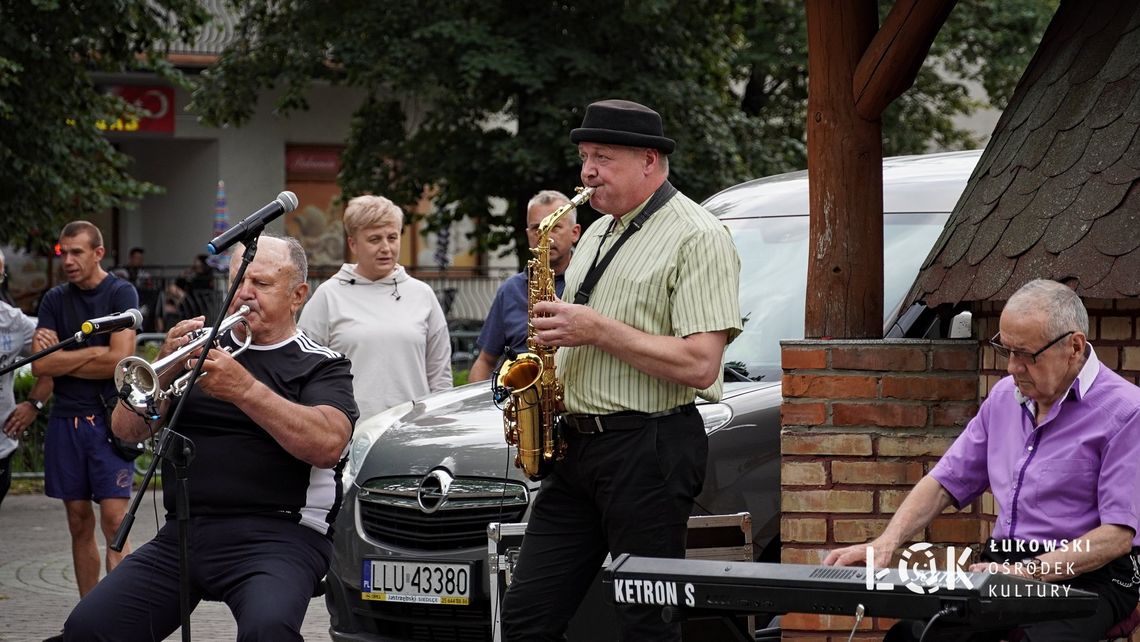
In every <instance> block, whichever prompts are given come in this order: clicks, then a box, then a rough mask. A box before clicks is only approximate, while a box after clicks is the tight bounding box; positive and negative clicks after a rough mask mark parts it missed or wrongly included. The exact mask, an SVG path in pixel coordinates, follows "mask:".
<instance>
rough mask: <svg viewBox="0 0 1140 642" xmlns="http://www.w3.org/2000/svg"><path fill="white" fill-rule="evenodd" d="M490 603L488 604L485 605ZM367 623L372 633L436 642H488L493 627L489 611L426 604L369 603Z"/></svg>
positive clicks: (366, 625) (367, 628)
mask: <svg viewBox="0 0 1140 642" xmlns="http://www.w3.org/2000/svg"><path fill="white" fill-rule="evenodd" d="M485 604H486V603H484V605H485ZM369 607H370V608H368V609H367V610H366V611H365V612H363V613H361V614H362V615H365V616H366V617H367V619H365V620H363V622H364V626H365V628H366V630H367V632H368V633H373V634H377V635H386V636H391V637H394V638H399V639H406V640H431V641H432V642H487V641H488V640H490V639H491V624H490V619H489V617H488V611H487V609H486V608H477V607H474V606H470V607H466V608H461V607H451V606H430V605H425V604H385V603H383V602H379V603H374V604H369Z"/></svg>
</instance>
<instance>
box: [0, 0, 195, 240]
mask: <svg viewBox="0 0 1140 642" xmlns="http://www.w3.org/2000/svg"><path fill="white" fill-rule="evenodd" d="M206 19H207V15H206V14H205V13H204V11H203V10H202V8H201V7H200V3H199V2H197V0H100V1H95V0H87V1H83V0H76V1H71V2H69V1H67V0H4V2H2V3H0V131H2V133H0V212H2V217H3V221H4V223H3V230H4V232H3V238H2V239H0V241H3V242H8V243H13V244H16V245H26V246H29V247H33V248H35V249H43V248H44V247H46V246H47V245H49V244H50V243H52V242H54V240H55V234H56V233H57V232H58V230H59V227H60V226H61V225H62V223H63V222H65V221H68V220H71V219H76V218H85V217H89V216H90V215H91V214H93V213H96V212H100V211H105V210H106V209H108V208H110V207H115V206H120V205H122V204H124V203H126V202H129V201H131V200H134V199H137V198H139V197H140V196H142V195H144V194H147V193H150V192H153V191H154V190H155V189H156V188H155V187H154V186H153V185H150V184H148V183H145V182H141V181H138V180H136V179H134V178H132V177H131V176H130V174H129V173H128V163H129V158H128V157H126V156H125V155H124V154H121V153H119V152H118V151H116V150H115V149H114V147H113V146H112V145H111V144H110V143H109V142H108V141H107V138H106V137H105V136H104V135H103V133H102V132H101V131H100V130H99V129H98V128H97V127H96V122H97V121H103V122H114V121H116V120H117V119H119V118H128V117H130V116H131V115H132V113H133V112H132V109H133V107H132V106H130V105H128V104H126V103H124V102H123V101H122V100H121V99H119V98H118V97H115V96H110V95H106V94H104V93H103V92H101V91H100V90H99V88H98V86H97V84H96V82H95V81H94V80H93V75H92V74H93V73H95V74H98V73H100V72H104V73H117V72H126V71H136V72H137V71H146V72H151V73H156V74H158V75H159V76H160V77H163V78H166V79H168V80H170V81H173V82H179V81H180V74H178V72H177V71H175V70H174V69H173V68H172V67H170V65H169V64H168V63H167V62H166V60H165V46H166V45H167V44H169V43H170V42H171V41H173V40H175V39H177V38H182V39H183V40H186V41H189V40H191V39H192V37H193V34H194V33H195V31H196V30H197V29H198V28H199V26H200V25H202V24H203V23H204V22H205V20H206Z"/></svg>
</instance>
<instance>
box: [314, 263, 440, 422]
mask: <svg viewBox="0 0 1140 642" xmlns="http://www.w3.org/2000/svg"><path fill="white" fill-rule="evenodd" d="M298 325H300V327H301V329H302V330H304V331H305V334H306V335H308V336H309V337H311V338H312V339H313V340H315V341H317V342H318V343H321V344H324V345H326V346H328V347H330V348H332V349H333V350H336V351H337V352H341V353H343V354H344V355H345V356H347V357H348V358H349V360H351V361H352V387H353V391H354V393H355V395H356V404H357V405H358V406H359V407H360V418H361V419H365V418H366V417H370V416H372V415H374V414H376V413H378V412H382V411H384V410H387V409H388V408H391V407H392V406H396V405H399V404H401V403H403V402H405V401H412V400H418V399H420V398H422V397H423V396H424V395H427V394H428V393H429V392H435V391H437V390H445V389H447V388H450V387H451V386H452V381H451V338H450V336H449V335H448V332H447V321H446V320H445V319H444V317H443V309H442V308H441V307H440V306H439V300H438V299H437V298H436V296H435V292H433V291H432V289H431V286H429V285H428V284H427V283H424V282H423V281H420V280H419V279H413V278H412V277H410V276H408V273H407V272H405V271H404V268H403V266H401V265H397V266H396V269H394V270H393V271H392V273H391V274H389V275H388V276H386V277H384V278H383V279H380V280H379V281H370V280H368V279H366V278H364V277H362V276H360V274H358V273H357V272H356V265H353V264H349V263H345V264H344V265H343V266H341V268H340V271H339V272H337V274H336V276H334V277H333V278H331V279H329V280H328V281H325V282H324V283H322V284H321V285H320V286H319V287H318V288H317V290H316V292H314V293H313V296H312V298H310V299H309V302H308V303H306V304H305V308H304V309H303V310H301V319H300V321H299V323H298Z"/></svg>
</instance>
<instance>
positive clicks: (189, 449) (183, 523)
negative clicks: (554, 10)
mask: <svg viewBox="0 0 1140 642" xmlns="http://www.w3.org/2000/svg"><path fill="white" fill-rule="evenodd" d="M264 229H265V226H264V225H261V226H258V227H255V228H251V229H250V230H249V231H248V233H247V235H246V237H245V239H243V241H242V242H243V243H244V244H245V252H244V253H242V257H241V265H240V266H239V267H238V271H237V275H236V276H235V277H234V280H233V283H230V288H229V291H227V292H226V299H225V301H223V302H222V305H221V308H220V309H219V310H218V316H217V318H216V319H215V320H214V324H213V325H212V326H210V336H209V337H208V340H207V341H206V343H205V344H203V346H202V354H200V355H198V359H197V360H196V361H195V362H194V369H193V370H191V371H190V379H189V381H187V383H186V389H185V390H184V391H183V393H182V394H181V395H180V396H179V397H178V399H177V401H175V402H174V410H173V411H172V412H171V414H170V419H169V420H167V422H166V425H165V426H164V427H163V428H162V432H161V434H160V436H159V439H158V444H156V445H155V448H154V454H155V456H154V457H153V458H152V459H151V462H150V467H149V468H147V471H146V474H145V475H143V480H142V484H140V485H139V490H138V492H137V493H135V495H134V497H132V498H131V504H130V506H129V507H128V508H127V513H126V514H125V515H124V516H123V521H122V523H121V524H120V525H119V530H118V531H117V532H116V533H115V541H114V542H112V543H111V544H110V547H111V550H114V551H122V550H123V545H124V544H125V543H126V541H127V536H128V535H129V534H130V532H131V526H132V525H133V524H134V522H135V513H136V512H137V511H138V508H139V504H141V503H142V496H143V493H145V492H146V488H147V487H148V486H149V485H150V482H151V479H152V478H153V477H154V471H155V468H157V466H158V462H159V461H160V460H163V459H165V460H166V461H168V462H170V464H171V467H172V468H173V469H174V479H175V495H174V514H175V519H176V520H177V522H178V577H179V582H178V601H179V609H180V612H181V622H182V642H190V548H189V546H190V479H189V475H188V474H187V466H189V465H190V462H191V461H192V460H193V459H194V442H193V441H191V440H190V439H188V438H187V437H185V436H183V435H180V434H178V433H177V432H175V431H174V427H175V426H177V425H178V418H179V417H180V416H181V414H182V404H183V402H185V401H186V398H187V397H189V396H190V391H191V390H193V389H194V384H195V383H196V382H197V381H198V377H199V375H200V374H201V373H202V365H203V364H205V363H206V355H207V354H208V353H209V351H210V349H211V348H212V347H213V345H214V342H215V341H216V340H217V337H218V330H219V329H220V328H221V325H222V321H223V320H225V318H226V311H227V310H229V308H230V304H231V303H232V302H233V300H234V297H235V296H236V295H237V291H238V288H240V287H241V282H242V278H243V277H244V276H245V271H246V268H248V267H249V264H250V263H252V262H253V257H254V255H255V254H257V237H258V236H260V235H261V232H262V230H264Z"/></svg>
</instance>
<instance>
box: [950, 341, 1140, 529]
mask: <svg viewBox="0 0 1140 642" xmlns="http://www.w3.org/2000/svg"><path fill="white" fill-rule="evenodd" d="M1034 410H1035V407H1034V402H1033V401H1032V400H1029V399H1026V398H1025V397H1023V396H1022V395H1021V393H1020V392H1019V391H1018V390H1017V387H1016V386H1015V385H1014V383H1013V377H1005V378H1004V379H1002V380H1001V381H999V382H998V383H997V385H996V386H994V389H993V391H992V392H991V393H990V395H989V397H987V398H986V400H985V401H984V402H983V403H982V406H981V408H979V409H978V414H977V415H976V416H975V417H974V418H973V419H972V420H971V421H970V423H969V425H967V426H966V429H965V430H964V431H962V434H961V435H960V436H959V437H958V439H957V440H956V441H955V442H954V444H953V445H952V446H950V449H949V450H948V451H946V454H945V455H944V456H943V457H942V459H941V460H940V461H939V462H938V465H936V466H935V467H934V470H932V471H930V474H931V476H932V477H934V479H936V480H938V483H940V484H942V487H943V488H945V489H946V491H947V492H949V493H950V495H951V496H952V497H953V498H954V501H955V502H956V503H957V505H958V506H959V507H961V506H963V505H965V504H968V503H970V502H971V501H973V500H974V499H976V498H977V497H978V496H979V495H981V494H982V493H983V492H984V491H985V490H986V489H987V488H989V489H991V490H992V492H993V495H994V498H995V499H996V500H997V503H998V505H999V507H1000V508H999V510H998V515H997V523H996V524H995V526H994V532H993V537H994V539H1016V540H1023V541H1028V540H1061V539H1069V540H1071V539H1075V538H1077V537H1080V536H1081V535H1084V534H1085V533H1087V532H1089V531H1091V530H1092V529H1094V528H1096V527H1097V526H1100V525H1102V524H1118V525H1120V526H1125V527H1127V528H1130V529H1132V531H1133V533H1136V531H1137V519H1138V514H1140V510H1138V507H1137V500H1138V499H1140V388H1137V387H1136V386H1135V385H1133V384H1132V383H1130V382H1128V381H1125V380H1124V379H1123V378H1121V377H1120V376H1119V375H1117V374H1116V373H1115V372H1113V371H1112V370H1110V369H1109V368H1107V367H1105V366H1103V365H1102V364H1101V363H1100V361H1099V360H1098V359H1097V358H1096V353H1095V352H1093V350H1092V346H1091V345H1090V346H1089V357H1088V360H1087V361H1086V363H1085V365H1084V367H1083V368H1081V371H1080V373H1078V374H1077V378H1076V380H1075V381H1074V382H1073V385H1072V387H1071V388H1070V389H1069V391H1068V393H1067V394H1065V396H1064V397H1062V398H1061V400H1059V401H1058V402H1057V403H1055V404H1053V407H1052V408H1050V409H1049V414H1048V416H1046V417H1045V420H1044V421H1043V422H1041V425H1039V426H1036V425H1034V422H1033V416H1034ZM1132 544H1133V546H1140V535H1136V536H1135V537H1133V540H1132Z"/></svg>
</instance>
